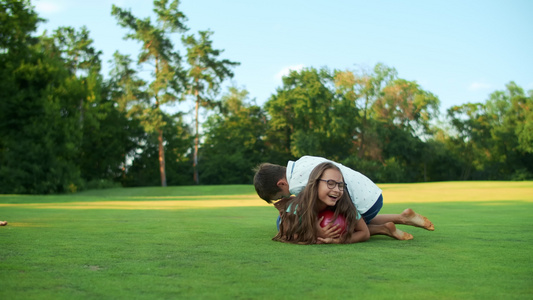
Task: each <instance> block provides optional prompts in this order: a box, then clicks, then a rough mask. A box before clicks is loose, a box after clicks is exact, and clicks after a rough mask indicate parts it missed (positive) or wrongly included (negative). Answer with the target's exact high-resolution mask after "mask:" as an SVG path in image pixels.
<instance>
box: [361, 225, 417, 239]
mask: <svg viewBox="0 0 533 300" xmlns="http://www.w3.org/2000/svg"><path fill="white" fill-rule="evenodd" d="M368 230H369V231H370V235H386V236H390V237H392V238H395V239H397V240H412V239H413V236H412V235H411V234H410V233H407V232H404V231H401V230H400V229H398V228H396V225H394V223H392V222H387V223H385V224H379V225H372V223H371V224H368Z"/></svg>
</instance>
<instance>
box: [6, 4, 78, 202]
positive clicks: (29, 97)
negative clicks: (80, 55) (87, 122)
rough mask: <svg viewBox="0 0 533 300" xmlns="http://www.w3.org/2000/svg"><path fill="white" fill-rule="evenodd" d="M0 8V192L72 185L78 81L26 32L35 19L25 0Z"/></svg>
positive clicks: (66, 188) (62, 188)
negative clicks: (0, 20)
mask: <svg viewBox="0 0 533 300" xmlns="http://www.w3.org/2000/svg"><path fill="white" fill-rule="evenodd" d="M0 8H1V9H2V13H1V14H0V16H1V18H2V22H0V32H1V34H2V39H1V40H2V42H1V43H2V44H1V51H0V78H2V80H0V99H2V101H1V102H0V120H1V121H0V137H1V138H0V192H1V193H34V194H36V193H39V194H45V193H57V192H68V191H71V192H72V191H76V190H77V189H78V188H79V187H80V186H82V181H81V177H80V171H79V168H78V166H77V164H76V162H77V158H78V156H77V154H78V146H79V142H80V131H79V128H78V126H77V125H78V120H79V111H78V110H77V105H76V103H77V101H76V99H79V97H80V96H81V95H83V93H84V92H83V91H82V90H81V89H80V82H79V81H78V80H77V79H75V78H71V77H70V76H69V73H68V70H67V69H66V68H64V65H63V63H62V61H61V60H59V59H57V57H54V56H53V55H50V53H49V52H47V51H46V50H45V49H44V48H43V47H41V45H39V44H38V42H39V40H38V39H37V38H35V37H33V36H32V35H31V34H32V32H33V31H34V30H35V28H36V25H37V22H38V21H39V20H40V19H39V18H38V17H37V15H36V13H35V12H34V11H33V9H32V8H31V7H30V3H29V2H28V1H2V2H1V3H0Z"/></svg>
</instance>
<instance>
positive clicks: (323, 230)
mask: <svg viewBox="0 0 533 300" xmlns="http://www.w3.org/2000/svg"><path fill="white" fill-rule="evenodd" d="M323 219H324V217H320V219H318V222H317V223H316V227H317V232H318V238H331V239H339V238H340V237H341V231H342V228H340V226H339V225H336V224H333V223H329V224H328V225H326V226H325V227H322V226H320V223H321V222H322V220H323ZM328 244H330V243H328Z"/></svg>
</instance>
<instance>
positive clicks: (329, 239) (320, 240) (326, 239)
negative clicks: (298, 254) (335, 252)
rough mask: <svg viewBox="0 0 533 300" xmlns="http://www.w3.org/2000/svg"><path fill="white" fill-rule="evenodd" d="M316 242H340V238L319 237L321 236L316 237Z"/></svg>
mask: <svg viewBox="0 0 533 300" xmlns="http://www.w3.org/2000/svg"><path fill="white" fill-rule="evenodd" d="M316 243H317V244H340V243H341V239H340V238H337V239H334V238H321V237H317V242H316Z"/></svg>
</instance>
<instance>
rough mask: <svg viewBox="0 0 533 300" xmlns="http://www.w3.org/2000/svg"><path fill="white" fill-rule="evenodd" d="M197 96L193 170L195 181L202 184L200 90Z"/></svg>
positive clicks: (196, 93)
mask: <svg viewBox="0 0 533 300" xmlns="http://www.w3.org/2000/svg"><path fill="white" fill-rule="evenodd" d="M194 93H195V96H196V108H195V121H196V124H195V126H196V136H195V138H194V158H193V163H192V167H193V170H194V177H193V179H194V183H196V184H200V178H199V177H198V144H199V143H200V138H199V136H200V135H199V133H198V128H199V126H198V123H200V122H199V120H198V110H199V109H200V97H199V95H198V90H196V91H195V92H194Z"/></svg>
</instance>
